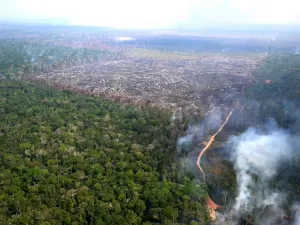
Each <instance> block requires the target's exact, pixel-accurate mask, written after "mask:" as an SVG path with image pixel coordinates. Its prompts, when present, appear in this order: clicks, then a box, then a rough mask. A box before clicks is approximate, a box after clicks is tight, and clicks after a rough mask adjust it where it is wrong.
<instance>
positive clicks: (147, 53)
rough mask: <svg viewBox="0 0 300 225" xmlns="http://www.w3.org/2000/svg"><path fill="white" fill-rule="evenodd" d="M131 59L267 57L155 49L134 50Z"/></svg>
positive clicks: (254, 54)
mask: <svg viewBox="0 0 300 225" xmlns="http://www.w3.org/2000/svg"><path fill="white" fill-rule="evenodd" d="M127 55H128V56H131V57H141V58H153V59H161V60H197V59H200V58H203V57H205V56H224V57H225V56H227V57H237V58H244V57H247V58H257V57H265V55H266V53H262V52H260V53H250V52H249V53H243V54H242V53H226V52H197V53H196V52H183V51H161V50H155V49H146V48H145V49H144V48H133V49H130V51H129V52H128V53H127Z"/></svg>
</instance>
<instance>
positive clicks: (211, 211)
mask: <svg viewBox="0 0 300 225" xmlns="http://www.w3.org/2000/svg"><path fill="white" fill-rule="evenodd" d="M233 110H234V108H233V109H232V110H231V111H230V113H229V114H228V116H227V117H226V120H225V121H224V123H223V124H222V126H221V127H220V128H219V130H218V131H217V132H216V133H215V134H214V135H213V136H211V138H210V139H209V141H208V142H207V144H206V146H205V147H204V148H203V149H202V150H201V151H200V154H199V156H198V159H197V167H198V168H199V170H200V171H201V173H202V176H203V180H204V182H206V176H205V172H204V170H203V169H202V167H201V165H200V161H201V158H202V156H203V154H204V153H205V152H206V151H207V149H208V148H209V147H210V145H211V144H212V143H213V141H214V140H215V137H216V136H217V135H218V134H219V133H220V132H221V131H222V130H223V128H224V126H225V125H226V124H227V122H228V120H229V118H230V117H231V115H232V112H233ZM207 208H208V211H209V214H210V217H211V219H212V220H215V219H216V210H217V209H219V208H221V206H219V205H218V204H216V203H214V202H213V200H211V198H210V197H209V198H208V202H207Z"/></svg>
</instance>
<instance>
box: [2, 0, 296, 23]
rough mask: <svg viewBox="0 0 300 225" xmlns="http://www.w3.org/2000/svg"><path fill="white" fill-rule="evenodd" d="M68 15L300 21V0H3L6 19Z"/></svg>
mask: <svg viewBox="0 0 300 225" xmlns="http://www.w3.org/2000/svg"><path fill="white" fill-rule="evenodd" d="M49 18H65V19H68V20H69V21H70V24H77V25H99V26H113V27H122V28H163V27H174V26H184V25H187V26H201V25H204V26H205V25H208V24H300V2H299V0H284V1H282V0H107V1H104V0H84V1H83V0H0V20H12V19H13V20H25V19H26V20H36V19H49Z"/></svg>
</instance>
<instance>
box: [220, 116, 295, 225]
mask: <svg viewBox="0 0 300 225" xmlns="http://www.w3.org/2000/svg"><path fill="white" fill-rule="evenodd" d="M298 140H299V139H298V138H297V137H295V136H294V135H292V134H291V133H290V132H288V131H287V130H284V129H281V128H278V127H277V125H276V124H275V123H274V122H270V123H268V125H266V126H264V127H261V128H249V129H248V130H247V131H246V132H244V133H243V134H241V135H239V136H234V137H232V138H230V140H229V146H230V151H232V155H231V159H232V160H233V162H234V169H235V171H236V175H237V184H238V193H237V197H236V199H235V203H234V205H233V207H232V209H231V212H230V214H232V215H235V216H241V215H245V214H247V213H248V214H251V213H252V214H253V212H255V210H257V209H262V210H268V212H269V213H271V214H273V215H272V216H267V215H268V212H266V213H262V215H265V217H264V218H259V219H258V221H257V219H256V224H260V225H267V224H274V223H276V221H278V220H281V219H282V218H283V216H284V212H283V210H282V209H281V206H282V204H283V203H284V201H285V200H286V194H285V193H283V192H281V191H279V190H273V189H270V188H269V187H268V186H269V182H270V180H271V179H272V178H274V176H275V175H276V174H277V172H278V169H279V167H280V166H281V165H283V164H284V163H286V162H289V161H291V160H292V159H293V157H294V156H295V155H296V154H297V148H298V147H299V141H298ZM274 214H275V215H274ZM221 219H224V218H220V220H221ZM299 222H300V220H299Z"/></svg>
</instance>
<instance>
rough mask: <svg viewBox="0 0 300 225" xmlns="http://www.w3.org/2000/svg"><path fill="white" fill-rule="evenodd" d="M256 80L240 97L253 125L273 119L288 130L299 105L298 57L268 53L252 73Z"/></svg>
mask: <svg viewBox="0 0 300 225" xmlns="http://www.w3.org/2000/svg"><path fill="white" fill-rule="evenodd" d="M253 76H254V77H255V81H254V83H253V84H252V85H250V86H249V87H248V88H247V89H246V90H245V93H244V95H243V97H242V98H241V101H243V104H244V106H245V108H246V110H245V111H246V112H248V113H249V114H250V115H251V116H249V117H247V119H249V121H251V119H254V118H255V116H254V115H257V116H256V118H255V119H257V121H256V123H259V122H263V121H266V120H267V119H268V118H274V119H275V120H276V121H277V122H278V123H279V124H280V125H281V126H282V127H285V128H290V127H291V126H293V124H294V123H295V121H296V120H297V115H296V112H297V111H298V110H299V103H300V55H295V54H270V55H269V56H268V57H267V58H266V59H265V60H264V62H263V63H262V65H261V66H260V67H259V68H258V69H257V70H256V71H255V72H254V73H253Z"/></svg>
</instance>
